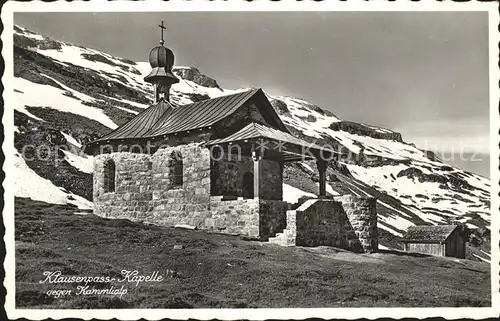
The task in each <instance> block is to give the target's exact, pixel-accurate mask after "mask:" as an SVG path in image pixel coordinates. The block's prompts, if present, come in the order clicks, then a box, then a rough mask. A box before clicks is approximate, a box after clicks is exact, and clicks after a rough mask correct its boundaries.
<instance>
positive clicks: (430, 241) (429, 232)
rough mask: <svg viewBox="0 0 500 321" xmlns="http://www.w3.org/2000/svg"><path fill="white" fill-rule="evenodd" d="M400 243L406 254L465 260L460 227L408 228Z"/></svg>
mask: <svg viewBox="0 0 500 321" xmlns="http://www.w3.org/2000/svg"><path fill="white" fill-rule="evenodd" d="M401 242H402V243H403V246H404V250H405V251H407V252H416V253H422V254H430V255H437V256H452V257H457V258H465V242H466V237H465V231H464V227H463V226H462V225H437V226H432V225H419V226H410V227H409V228H408V231H407V232H406V234H405V235H404V237H403V239H402V240H401Z"/></svg>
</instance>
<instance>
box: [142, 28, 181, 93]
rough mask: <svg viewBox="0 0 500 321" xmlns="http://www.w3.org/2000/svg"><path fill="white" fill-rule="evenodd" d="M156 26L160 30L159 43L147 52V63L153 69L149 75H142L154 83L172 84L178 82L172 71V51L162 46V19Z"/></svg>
mask: <svg viewBox="0 0 500 321" xmlns="http://www.w3.org/2000/svg"><path fill="white" fill-rule="evenodd" d="M158 27H160V30H161V40H160V45H159V46H156V47H154V48H153V49H152V50H151V52H150V53H149V64H150V65H151V68H153V70H151V72H150V73H149V75H147V76H146V77H144V80H145V81H147V82H149V83H152V84H154V85H159V84H162V85H172V84H175V83H178V82H179V79H177V77H175V76H174V74H173V73H172V67H173V66H174V53H173V52H172V50H170V49H168V48H166V47H165V46H163V44H164V43H165V41H164V40H163V30H165V26H164V25H163V21H162V22H161V25H158Z"/></svg>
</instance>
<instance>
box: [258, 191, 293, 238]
mask: <svg viewBox="0 0 500 321" xmlns="http://www.w3.org/2000/svg"><path fill="white" fill-rule="evenodd" d="M291 208H292V204H290V203H287V202H284V201H280V200H267V199H262V198H260V199H259V213H260V224H259V226H260V238H261V240H268V239H269V237H273V236H275V235H276V233H280V232H283V230H284V229H285V228H286V212H287V211H288V210H289V209H291Z"/></svg>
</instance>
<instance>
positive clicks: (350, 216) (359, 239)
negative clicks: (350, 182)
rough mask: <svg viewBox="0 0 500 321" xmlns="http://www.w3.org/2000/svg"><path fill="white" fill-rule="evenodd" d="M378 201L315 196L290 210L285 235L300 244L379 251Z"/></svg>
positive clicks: (358, 250)
mask: <svg viewBox="0 0 500 321" xmlns="http://www.w3.org/2000/svg"><path fill="white" fill-rule="evenodd" d="M375 205H376V200H375V199H373V198H360V197H354V196H351V195H346V196H340V197H336V198H335V199H311V200H308V201H307V202H306V203H304V204H302V205H301V206H300V207H299V208H297V209H296V210H290V211H288V212H287V226H286V230H285V234H286V236H287V237H291V238H294V239H295V245H299V246H320V245H324V246H335V247H340V248H344V249H347V250H350V251H353V252H365V253H371V252H376V251H377V250H378V233H377V212H376V206H375Z"/></svg>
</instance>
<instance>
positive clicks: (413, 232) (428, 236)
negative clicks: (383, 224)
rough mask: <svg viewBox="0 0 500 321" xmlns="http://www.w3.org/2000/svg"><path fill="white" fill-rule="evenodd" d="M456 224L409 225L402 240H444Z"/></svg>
mask: <svg viewBox="0 0 500 321" xmlns="http://www.w3.org/2000/svg"><path fill="white" fill-rule="evenodd" d="M457 227H458V225H418V226H410V227H408V230H407V231H406V234H405V235H404V236H403V239H402V241H403V242H409V243H411V242H427V241H428V242H444V241H446V239H447V238H448V237H449V236H450V235H451V233H453V231H455V229H456V228H457Z"/></svg>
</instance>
